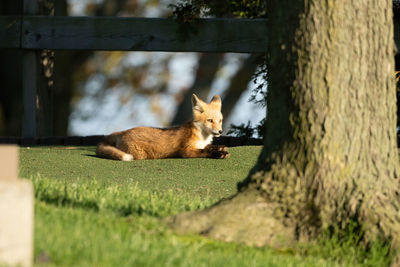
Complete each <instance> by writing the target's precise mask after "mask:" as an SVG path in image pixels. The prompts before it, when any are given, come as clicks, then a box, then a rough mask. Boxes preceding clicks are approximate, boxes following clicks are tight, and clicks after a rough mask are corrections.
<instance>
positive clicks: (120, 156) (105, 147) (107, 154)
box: [96, 135, 133, 161]
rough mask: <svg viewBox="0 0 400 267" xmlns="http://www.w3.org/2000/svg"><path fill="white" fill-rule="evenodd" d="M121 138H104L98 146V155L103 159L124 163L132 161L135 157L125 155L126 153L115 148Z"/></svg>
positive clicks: (113, 136) (110, 136)
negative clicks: (117, 140)
mask: <svg viewBox="0 0 400 267" xmlns="http://www.w3.org/2000/svg"><path fill="white" fill-rule="evenodd" d="M117 138H119V136H115V135H108V136H105V137H104V140H103V141H102V142H100V143H99V144H98V145H97V148H96V155H97V156H99V157H102V158H107V159H115V160H122V161H131V160H133V156H132V155H131V154H128V153H125V152H124V151H122V150H120V149H118V148H116V147H115V145H116V139H117Z"/></svg>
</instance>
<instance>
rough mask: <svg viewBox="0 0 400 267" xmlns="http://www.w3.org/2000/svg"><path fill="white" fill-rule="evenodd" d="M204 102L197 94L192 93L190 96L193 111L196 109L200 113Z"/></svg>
mask: <svg viewBox="0 0 400 267" xmlns="http://www.w3.org/2000/svg"><path fill="white" fill-rule="evenodd" d="M204 104H205V103H204V102H203V101H201V100H200V99H199V98H198V97H197V95H195V94H193V96H192V106H193V111H198V112H200V113H203V112H204V108H203V107H204Z"/></svg>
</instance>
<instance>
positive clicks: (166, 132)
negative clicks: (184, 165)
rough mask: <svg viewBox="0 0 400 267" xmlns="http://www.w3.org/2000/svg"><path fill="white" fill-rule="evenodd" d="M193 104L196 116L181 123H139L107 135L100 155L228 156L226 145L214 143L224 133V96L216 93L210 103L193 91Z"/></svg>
mask: <svg viewBox="0 0 400 267" xmlns="http://www.w3.org/2000/svg"><path fill="white" fill-rule="evenodd" d="M192 107H193V120H192V121H190V122H187V123H185V124H183V125H181V126H177V127H171V128H166V129H161V128H151V127H137V128H132V129H129V130H126V131H121V132H115V133H112V134H111V135H108V136H105V138H104V141H103V142H101V143H99V144H98V145H97V149H96V155H97V156H99V157H103V158H108V159H115V160H123V161H131V160H139V159H162V158H217V159H225V158H228V157H229V153H228V151H227V148H226V146H216V145H211V142H212V140H213V137H218V136H220V135H221V133H222V113H221V98H220V97H219V96H218V95H215V96H214V97H213V98H212V100H211V102H210V103H208V104H207V103H205V102H203V101H202V100H200V99H199V98H198V97H197V96H196V95H195V94H193V96H192Z"/></svg>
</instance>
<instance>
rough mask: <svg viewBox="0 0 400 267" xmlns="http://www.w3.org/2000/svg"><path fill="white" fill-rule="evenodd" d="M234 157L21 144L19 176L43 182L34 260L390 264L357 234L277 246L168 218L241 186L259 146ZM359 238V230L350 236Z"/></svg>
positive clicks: (78, 263)
mask: <svg viewBox="0 0 400 267" xmlns="http://www.w3.org/2000/svg"><path fill="white" fill-rule="evenodd" d="M230 151H231V153H232V155H231V158H230V159H227V160H212V159H168V160H152V161H134V162H119V161H111V160H104V159H99V158H95V157H93V154H94V152H93V148H92V147H79V148H77V149H72V150H68V149H67V150H66V149H57V148H51V147H41V148H30V149H27V148H22V149H21V152H20V176H21V177H27V178H29V179H31V180H32V182H33V185H34V188H35V199H36V201H35V241H34V242H35V251H34V256H35V265H36V266H337V265H342V266H355V265H365V266H384V265H385V264H387V263H388V262H387V259H386V258H385V254H386V253H387V248H385V247H382V246H375V247H372V249H371V250H370V251H369V252H365V251H363V250H359V249H358V247H357V245H356V242H354V241H353V240H352V238H349V239H347V240H344V241H343V240H338V239H335V238H324V239H322V240H321V242H320V245H312V246H306V247H303V248H298V249H297V250H285V251H278V250H274V249H272V248H252V247H248V246H244V245H240V244H233V243H224V242H220V241H215V240H210V239H207V238H203V237H200V236H189V235H185V236H179V235H175V234H174V233H173V232H171V231H170V230H169V229H168V228H167V227H166V226H165V224H164V223H163V220H162V218H163V217H165V216H170V215H174V214H177V213H180V212H184V211H193V210H197V209H201V208H204V207H207V206H209V205H211V204H213V203H214V202H216V201H218V200H219V199H221V198H223V197H227V196H229V195H231V194H232V193H234V192H235V191H236V183H237V182H238V181H241V180H242V179H244V178H245V177H246V175H247V173H248V171H249V170H250V168H251V167H252V166H253V165H254V164H255V161H256V159H257V156H258V153H259V152H260V147H240V148H231V149H230ZM350 236H351V235H350Z"/></svg>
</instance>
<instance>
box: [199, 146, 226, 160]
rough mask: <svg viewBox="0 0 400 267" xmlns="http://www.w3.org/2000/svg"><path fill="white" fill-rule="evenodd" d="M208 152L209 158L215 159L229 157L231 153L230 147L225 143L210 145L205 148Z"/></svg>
mask: <svg viewBox="0 0 400 267" xmlns="http://www.w3.org/2000/svg"><path fill="white" fill-rule="evenodd" d="M204 150H206V151H207V153H208V158H215V159H227V158H229V156H230V154H229V152H228V147H226V146H224V145H219V146H218V145H208V146H206V147H205V148H204Z"/></svg>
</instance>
